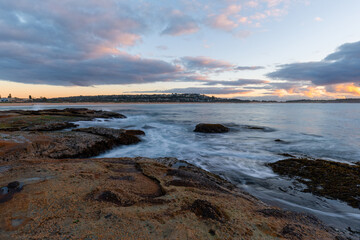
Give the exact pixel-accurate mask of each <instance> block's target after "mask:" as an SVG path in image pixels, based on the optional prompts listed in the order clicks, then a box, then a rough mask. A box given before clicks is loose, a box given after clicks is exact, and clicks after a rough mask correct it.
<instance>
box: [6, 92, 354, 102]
mask: <svg viewBox="0 0 360 240" xmlns="http://www.w3.org/2000/svg"><path fill="white" fill-rule="evenodd" d="M0 103H360V98H348V99H331V100H315V99H299V100H287V101H275V100H244V99H236V98H218V97H214V96H207V95H204V94H196V93H182V94H179V93H173V94H138V95H97V96H72V97H57V98H45V97H40V98H32V97H31V96H29V98H16V97H8V98H0Z"/></svg>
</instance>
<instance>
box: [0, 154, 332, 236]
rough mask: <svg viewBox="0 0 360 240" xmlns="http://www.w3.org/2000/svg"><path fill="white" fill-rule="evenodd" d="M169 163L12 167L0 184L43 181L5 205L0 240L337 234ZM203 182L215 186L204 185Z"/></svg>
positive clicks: (0, 207) (67, 162)
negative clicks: (183, 182)
mask: <svg viewBox="0 0 360 240" xmlns="http://www.w3.org/2000/svg"><path fill="white" fill-rule="evenodd" d="M160 162H166V161H165V159H160ZM171 162H172V163H171V165H175V166H179V167H178V168H172V167H170V165H166V164H162V163H159V162H158V161H157V159H148V158H114V159H94V158H92V159H62V160H52V159H41V160H40V159H38V158H34V159H27V160H24V161H22V162H19V164H14V165H13V168H12V171H8V172H6V173H4V174H1V175H0V186H7V184H8V183H9V179H11V180H13V181H16V180H19V181H20V180H21V179H28V178H39V179H46V180H42V181H37V182H30V183H28V184H26V185H24V188H23V189H22V191H21V192H17V193H15V194H13V195H12V198H11V199H9V200H7V201H4V202H1V203H0V212H1V215H0V229H1V231H0V239H113V238H114V237H116V238H117V239H190V240H192V239H194V240H195V239H213V238H214V239H245V240H247V239H249V240H250V239H255V240H256V239H259V240H260V239H282V238H285V239H292V238H291V237H292V236H301V237H302V239H335V236H336V233H335V232H334V231H333V230H332V229H330V228H327V227H325V226H324V225H323V224H322V223H321V222H320V221H310V220H307V221H306V220H302V219H303V218H306V216H303V215H301V214H297V215H296V217H294V216H293V215H291V214H292V213H290V212H286V211H284V212H281V214H276V213H275V214H274V212H276V208H271V207H269V206H267V205H265V204H264V203H262V202H260V201H259V200H257V199H255V198H253V197H251V196H250V195H248V194H245V193H243V192H242V191H241V190H239V189H237V188H236V187H234V186H233V187H230V185H231V184H230V183H228V182H226V181H225V180H221V179H220V178H219V177H215V176H214V175H213V174H210V173H208V172H206V171H204V170H201V169H198V168H197V167H195V166H193V165H191V164H188V165H187V166H183V165H178V164H176V163H175V164H174V160H172V161H171ZM176 170H181V171H182V172H180V173H177V172H176ZM169 173H173V174H169ZM186 173H188V174H189V176H191V181H192V182H193V183H194V184H193V185H192V186H175V185H171V184H168V183H169V182H171V181H174V180H175V179H179V178H180V179H183V180H186V178H187V174H186ZM204 182H207V185H208V186H211V187H206V188H203V187H201V184H203V183H204ZM214 189H215V190H214ZM219 189H222V190H221V191H220V190H219ZM264 209H267V210H266V211H265V213H266V214H264V213H263V212H262V210H264ZM269 209H270V210H269Z"/></svg>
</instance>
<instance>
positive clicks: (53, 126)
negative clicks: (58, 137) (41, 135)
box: [21, 122, 78, 131]
mask: <svg viewBox="0 0 360 240" xmlns="http://www.w3.org/2000/svg"><path fill="white" fill-rule="evenodd" d="M77 126H78V125H77V124H74V123H69V122H49V123H44V124H39V125H34V126H29V127H26V128H23V129H21V130H23V131H58V130H63V129H66V128H74V127H77Z"/></svg>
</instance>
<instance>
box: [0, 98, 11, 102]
mask: <svg viewBox="0 0 360 240" xmlns="http://www.w3.org/2000/svg"><path fill="white" fill-rule="evenodd" d="M0 102H9V99H8V98H0Z"/></svg>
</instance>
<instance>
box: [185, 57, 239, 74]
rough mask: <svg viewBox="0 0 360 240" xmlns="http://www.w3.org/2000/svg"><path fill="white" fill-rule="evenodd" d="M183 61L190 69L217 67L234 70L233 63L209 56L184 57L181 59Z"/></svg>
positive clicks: (218, 68)
mask: <svg viewBox="0 0 360 240" xmlns="http://www.w3.org/2000/svg"><path fill="white" fill-rule="evenodd" d="M180 61H181V63H182V64H183V65H184V66H185V67H187V68H188V69H190V70H204V69H208V70H209V69H217V70H224V71H225V70H232V68H233V67H234V65H233V64H231V63H229V62H226V61H222V60H216V59H212V58H209V57H203V56H199V57H183V58H181V59H180Z"/></svg>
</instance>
